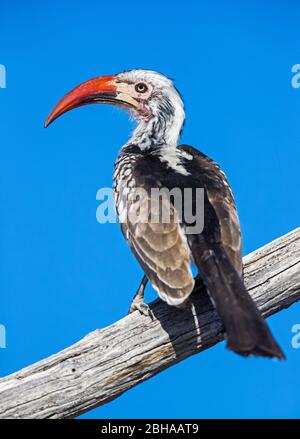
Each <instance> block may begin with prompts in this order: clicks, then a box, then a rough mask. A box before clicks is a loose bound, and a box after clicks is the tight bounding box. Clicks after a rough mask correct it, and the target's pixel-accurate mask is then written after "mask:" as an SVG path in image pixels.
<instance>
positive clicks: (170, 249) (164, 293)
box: [121, 175, 194, 306]
mask: <svg viewBox="0 0 300 439" xmlns="http://www.w3.org/2000/svg"><path fill="white" fill-rule="evenodd" d="M136 187H138V188H139V190H138V191H133V190H131V191H130V193H129V194H126V198H127V200H126V201H125V200H124V206H125V205H126V218H125V215H124V214H123V215H122V219H123V220H124V219H126V222H123V223H122V224H121V228H122V231H123V233H124V235H125V237H126V239H127V241H128V243H129V245H130V247H131V249H132V251H133V252H134V254H135V256H136V258H137V259H138V261H139V263H140V264H141V266H142V268H143V270H144V272H145V274H146V275H147V277H148V278H149V280H150V282H151V284H152V286H153V287H154V288H155V290H156V291H157V292H158V294H159V296H160V297H161V299H163V300H164V301H166V302H167V303H168V304H170V305H175V306H177V305H180V304H181V303H183V302H184V301H185V300H186V299H187V298H188V296H189V295H190V294H191V292H192V291H193V288H194V279H193V275H192V272H191V269H190V252H189V247H188V244H187V240H186V237H185V235H184V233H183V230H182V228H181V226H180V224H179V222H178V218H177V216H176V211H175V209H174V206H173V205H172V204H171V203H170V200H169V199H168V197H164V196H162V197H159V198H156V197H153V196H152V198H151V193H150V192H149V188H157V189H159V187H160V184H159V182H157V181H156V180H155V179H153V178H151V177H145V178H144V177H143V176H142V175H139V176H138V175H136ZM125 193H126V191H125ZM153 200H156V201H153ZM166 213H167V217H166V216H164V215H165V214H166ZM166 220H167V221H166Z"/></svg>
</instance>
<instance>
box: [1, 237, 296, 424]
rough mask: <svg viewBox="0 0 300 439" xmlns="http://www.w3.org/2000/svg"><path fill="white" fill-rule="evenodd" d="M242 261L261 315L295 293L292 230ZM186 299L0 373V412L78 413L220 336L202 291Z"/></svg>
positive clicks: (8, 415) (54, 415)
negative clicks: (180, 306) (182, 305)
mask: <svg viewBox="0 0 300 439" xmlns="http://www.w3.org/2000/svg"><path fill="white" fill-rule="evenodd" d="M244 266H245V282H246V285H247V288H248V289H249V292H250V294H251V295H252V297H253V299H254V300H255V302H256V304H257V305H258V307H259V308H260V310H261V311H262V313H263V315H264V316H265V317H268V316H270V315H271V314H274V313H277V312H279V311H281V310H282V309H283V308H287V307H288V306H290V305H291V304H292V303H294V302H296V301H297V300H299V298H300V229H296V230H294V231H293V232H291V233H289V234H287V235H285V236H282V237H281V238H279V239H277V240H275V241H273V242H271V243H270V244H268V245H266V246H264V247H262V248H260V249H258V250H257V251H255V252H253V253H251V254H249V255H247V256H246V257H245V258H244ZM192 303H193V306H192V307H191V308H189V309H186V310H177V309H174V308H171V307H169V306H168V305H166V304H165V303H163V302H161V301H159V300H157V301H155V302H153V303H152V304H151V309H152V312H153V315H154V319H153V320H151V318H150V317H145V316H141V315H140V314H139V313H138V312H134V313H133V314H131V315H128V316H126V317H124V318H123V319H121V320H119V321H118V322H116V323H114V324H113V325H111V326H109V327H106V328H103V329H99V330H96V331H94V332H92V333H90V334H88V335H87V336H86V337H84V338H83V339H82V340H80V341H79V342H78V343H76V344H74V345H73V346H70V347H68V348H67V349H65V350H63V351H61V352H59V353H57V354H55V355H52V356H50V357H49V358H46V359H44V360H42V361H39V362H38V363H36V364H33V365H31V366H28V367H26V368H25V369H22V370H20V371H18V372H16V373H13V374H12V375H9V376H7V377H5V378H2V379H0V418H72V417H75V416H78V415H79V414H81V413H83V412H86V411H88V410H91V409H93V408H95V407H97V406H99V405H101V404H105V403H107V402H109V401H111V400H112V399H114V398H117V397H118V396H120V395H121V394H122V393H124V392H125V391H126V390H129V389H130V388H132V387H133V386H136V385H137V384H139V383H140V382H142V381H145V380H147V379H148V378H151V377H152V376H153V375H155V374H157V373H158V372H160V371H161V370H163V369H166V368H168V367H169V366H171V365H173V364H175V363H177V362H179V361H182V360H184V359H185V358H187V357H189V356H191V355H193V354H195V353H197V352H201V351H203V350H204V349H207V348H209V347H211V346H213V345H214V344H216V343H217V342H219V341H220V340H223V327H222V324H221V322H220V320H219V319H218V316H217V314H216V312H215V311H214V309H213V308H212V306H211V304H210V302H209V300H208V298H207V296H206V294H205V292H204V291H197V292H195V294H194V295H193V299H192ZM193 310H194V311H193ZM192 311H193V312H192ZM275 336H276V334H275ZM232 355H234V354H232ZM265 361H269V360H265Z"/></svg>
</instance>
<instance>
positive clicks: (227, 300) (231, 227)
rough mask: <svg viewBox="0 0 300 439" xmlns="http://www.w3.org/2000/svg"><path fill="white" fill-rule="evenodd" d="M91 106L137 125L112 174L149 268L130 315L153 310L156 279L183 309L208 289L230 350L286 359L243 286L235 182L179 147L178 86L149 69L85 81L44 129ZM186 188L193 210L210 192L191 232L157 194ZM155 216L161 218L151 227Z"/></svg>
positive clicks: (129, 231)
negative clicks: (110, 109) (149, 297)
mask: <svg viewBox="0 0 300 439" xmlns="http://www.w3.org/2000/svg"><path fill="white" fill-rule="evenodd" d="M87 104H112V105H115V106H117V107H119V108H122V109H125V110H127V111H128V112H129V113H130V115H131V116H132V117H133V119H134V120H135V121H136V127H135V129H134V131H133V133H132V136H131V138H130V139H129V141H128V142H127V143H126V144H125V145H124V146H123V147H122V148H121V150H120V153H119V155H118V157H117V159H116V161H115V165H114V175H113V191H114V200H115V206H116V211H117V214H118V217H119V220H120V225H121V229H122V232H123V235H124V237H125V239H126V240H127V241H128V243H129V246H130V248H131V250H132V252H133V254H134V255H135V257H136V259H137V261H138V262H139V264H140V266H141V267H142V269H143V272H144V276H143V279H142V282H141V284H140V287H139V288H138V290H137V293H136V295H135V297H134V298H133V301H132V303H131V307H130V312H133V311H135V310H139V311H140V312H141V313H145V314H147V310H148V308H149V307H148V305H147V304H146V303H145V301H144V290H145V287H146V284H147V282H148V281H150V283H151V285H152V286H153V288H154V289H155V290H156V292H157V293H158V296H159V297H160V298H161V299H162V300H163V301H165V302H167V304H168V305H170V306H174V307H177V308H181V307H184V306H185V305H186V304H187V303H189V301H190V300H191V297H190V296H191V294H192V292H193V291H195V289H196V288H197V287H198V286H199V285H204V287H205V289H206V291H207V293H208V295H209V297H210V300H211V302H212V304H213V306H214V307H215V309H216V311H217V313H218V315H219V317H220V319H221V320H222V323H223V326H224V330H225V338H226V340H227V348H228V349H230V350H232V351H234V352H235V353H237V354H240V355H242V356H245V357H247V356H249V355H254V356H258V357H269V358H278V359H284V358H285V356H284V353H283V352H282V350H281V348H280V347H279V345H278V343H277V342H276V340H275V338H274V337H273V335H272V333H271V331H270V329H269V327H268V325H267V324H266V322H265V320H264V318H263V317H262V315H261V313H260V311H259V310H258V308H257V307H256V305H255V303H254V301H253V300H252V298H251V296H250V294H249V292H248V291H247V289H246V287H245V284H244V280H243V261H242V240H241V228H240V222H239V218H238V213H237V208H236V205H235V201H234V196H233V193H232V190H231V187H230V185H229V182H228V180H227V178H226V176H225V174H224V172H223V171H222V170H221V168H220V166H219V165H218V164H217V163H216V162H215V161H214V160H213V159H211V158H210V157H208V156H207V155H205V154H204V153H202V152H200V151H198V150H197V149H196V148H194V147H192V146H189V145H186V144H182V145H179V144H178V143H179V139H180V135H181V132H182V129H183V126H184V122H185V107H184V103H183V99H182V96H181V94H180V92H179V91H178V90H177V88H176V86H175V85H174V81H173V80H172V79H170V78H169V77H167V76H165V75H164V74H162V73H160V72H157V71H154V70H143V69H134V70H126V71H123V72H121V73H118V74H114V75H107V76H99V77H96V78H93V79H90V80H87V81H85V82H83V83H81V84H80V85H78V86H77V87H75V88H74V89H73V90H71V91H70V92H68V93H67V94H66V95H65V96H64V97H63V98H62V99H60V100H59V101H58V103H57V104H56V105H55V106H54V107H53V109H52V111H51V112H50V114H49V116H48V117H47V119H46V123H45V127H47V126H49V125H50V124H51V123H52V122H53V121H54V120H55V119H57V118H58V117H59V116H61V115H62V114H64V113H66V112H67V111H70V110H72V109H74V108H77V107H80V106H83V105H87ZM188 188H189V189H191V192H192V195H190V197H189V198H190V202H191V205H192V208H193V207H195V204H196V201H197V197H196V194H195V193H196V189H197V188H199V189H202V191H203V192H202V194H203V208H202V211H203V218H204V223H203V227H202V229H201V230H197V231H196V230H195V231H194V229H193V230H192V231H189V233H188V229H189V226H190V224H188V223H187V221H186V219H185V216H184V207H182V208H180V207H178V205H176V203H175V202H174V199H172V197H169V198H168V197H167V196H161V197H160V202H159V203H156V204H155V203H152V202H151V201H152V200H151V194H152V191H153V189H156V190H158V191H160V190H162V189H166V190H167V191H169V193H170V192H171V191H172V190H174V189H179V190H180V191H181V192H182V193H183V192H184V191H185V190H186V189H188ZM139 189H140V192H141V193H140V194H139V196H137V195H136V194H137V191H138V190H139ZM177 204H178V203H177ZM162 211H166V212H168V213H169V221H163V220H162V218H161V212H162ZM134 212H138V213H139V214H138V215H133V213H134ZM152 215H154V216H155V215H156V219H157V218H158V219H157V220H156V221H151V218H152ZM137 218H139V219H138V220H137ZM196 219H197V218H196ZM193 224H194V225H195V224H196V221H195V222H194V223H193ZM193 266H195V267H196V269H197V274H196V276H195V277H194V276H193V270H192V267H193Z"/></svg>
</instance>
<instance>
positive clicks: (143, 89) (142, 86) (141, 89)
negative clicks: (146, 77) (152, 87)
mask: <svg viewBox="0 0 300 439" xmlns="http://www.w3.org/2000/svg"><path fill="white" fill-rule="evenodd" d="M135 91H137V92H138V93H146V91H148V87H147V85H146V84H144V83H143V82H139V83H138V84H136V85H135Z"/></svg>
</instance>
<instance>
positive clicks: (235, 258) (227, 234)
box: [179, 145, 243, 276]
mask: <svg viewBox="0 0 300 439" xmlns="http://www.w3.org/2000/svg"><path fill="white" fill-rule="evenodd" d="M179 149H181V150H183V151H185V152H187V153H189V154H191V155H192V156H193V161H194V162H195V163H194V172H193V177H194V179H195V180H197V174H198V177H199V187H204V188H205V190H206V193H207V197H208V200H209V202H210V204H211V205H212V207H213V209H214V211H215V213H216V217H217V220H218V223H219V228H220V234H221V243H222V245H223V248H224V250H225V251H226V253H227V255H228V257H229V259H230V261H231V263H232V265H233V266H234V267H235V269H236V271H237V272H238V273H239V274H240V276H242V274H243V261H242V240H241V230H240V223H239V218H238V214H237V209H236V205H235V201H234V198H233V194H232V191H231V189H230V186H229V183H228V181H227V178H226V176H225V174H224V172H223V171H222V170H221V169H220V167H219V166H218V164H217V163H216V162H215V161H214V160H212V159H210V158H209V157H207V156H206V155H204V154H202V153H200V152H199V151H197V150H196V149H195V148H192V147H191V146H187V145H181V146H179Z"/></svg>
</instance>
